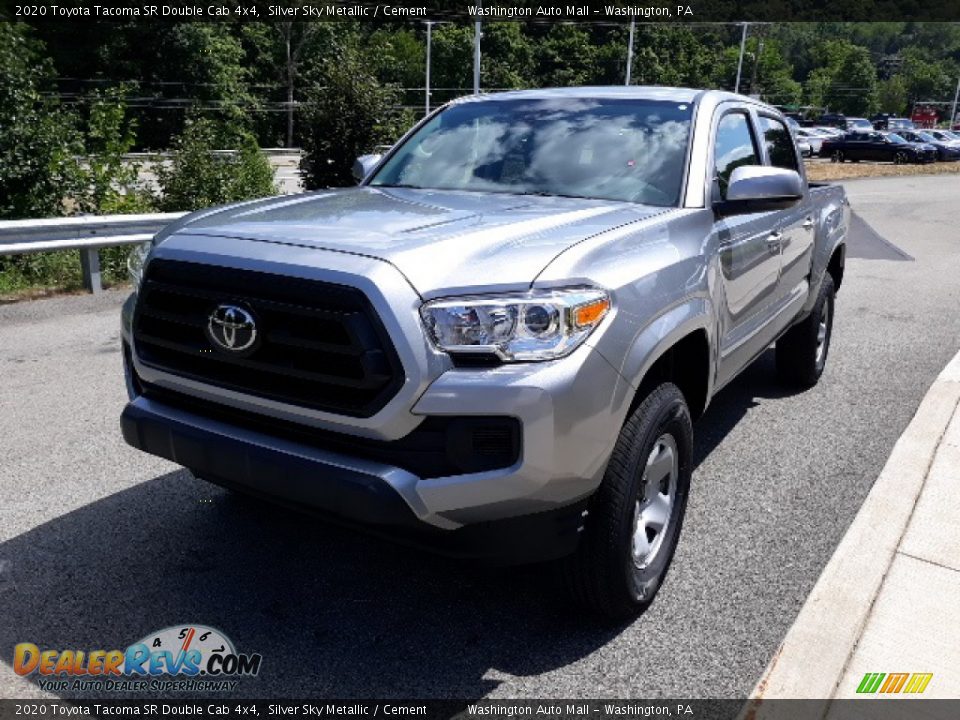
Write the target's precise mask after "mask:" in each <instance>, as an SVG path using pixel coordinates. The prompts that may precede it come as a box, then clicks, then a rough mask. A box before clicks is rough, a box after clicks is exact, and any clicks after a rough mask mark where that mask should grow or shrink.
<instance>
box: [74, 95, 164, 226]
mask: <svg viewBox="0 0 960 720" xmlns="http://www.w3.org/2000/svg"><path fill="white" fill-rule="evenodd" d="M127 93H128V89H127V88H124V87H119V88H113V89H110V90H106V91H99V90H97V91H94V92H93V93H92V95H91V96H90V98H89V104H90V111H89V118H88V120H87V130H86V134H85V137H84V146H85V150H86V152H85V160H84V162H83V164H82V167H81V170H80V178H81V181H80V185H79V187H78V189H77V193H76V195H75V197H74V198H73V200H74V202H75V205H76V208H77V209H78V210H80V211H81V212H88V213H101V214H114V213H136V212H149V211H150V210H152V209H153V198H152V197H151V196H150V194H149V193H148V192H147V191H146V189H145V188H144V187H143V184H142V183H141V182H140V180H139V175H140V170H141V165H140V164H139V163H136V162H130V161H129V160H128V159H126V158H125V157H124V156H125V155H126V153H128V152H130V151H131V150H132V149H133V146H134V144H135V142H136V122H135V121H134V120H132V119H130V118H129V117H128V113H127V104H126V96H127Z"/></svg>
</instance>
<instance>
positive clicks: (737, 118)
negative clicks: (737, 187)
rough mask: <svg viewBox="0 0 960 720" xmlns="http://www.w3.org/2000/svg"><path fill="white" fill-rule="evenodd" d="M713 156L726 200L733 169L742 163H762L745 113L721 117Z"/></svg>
mask: <svg viewBox="0 0 960 720" xmlns="http://www.w3.org/2000/svg"><path fill="white" fill-rule="evenodd" d="M713 157H714V161H713V164H714V171H715V172H716V178H717V180H716V182H717V186H718V189H719V194H720V199H721V200H726V199H727V185H729V184H730V175H731V174H732V173H733V171H734V170H735V169H737V168H738V167H740V166H741V165H760V164H761V163H760V156H759V153H758V152H757V144H756V142H754V139H753V130H751V128H750V120H749V119H748V118H747V116H746V114H745V113H740V112H732V113H728V114H727V115H724V116H723V117H722V118H721V119H720V123H719V124H718V125H717V139H716V147H715V149H714V156H713Z"/></svg>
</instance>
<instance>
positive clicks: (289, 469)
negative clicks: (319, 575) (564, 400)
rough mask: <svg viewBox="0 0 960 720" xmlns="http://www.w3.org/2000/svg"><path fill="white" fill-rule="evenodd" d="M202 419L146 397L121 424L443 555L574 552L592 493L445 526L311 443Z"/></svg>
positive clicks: (245, 486) (221, 481)
mask: <svg viewBox="0 0 960 720" xmlns="http://www.w3.org/2000/svg"><path fill="white" fill-rule="evenodd" d="M196 420H197V423H196V424H194V423H192V422H191V421H190V418H189V416H187V417H186V418H184V419H183V420H180V419H172V418H170V417H168V416H167V415H166V414H165V413H163V412H162V405H160V406H158V404H157V403H154V401H151V400H149V399H147V398H145V397H140V398H137V399H135V400H133V401H132V402H130V403H128V404H127V406H126V407H125V408H124V410H123V414H122V415H121V418H120V424H121V428H122V431H123V437H124V439H125V440H126V441H127V443H128V444H130V445H132V446H133V447H136V448H139V449H140V450H143V451H145V452H148V453H151V454H153V455H158V456H160V457H164V458H167V459H169V460H172V461H174V462H176V463H179V464H181V465H185V466H187V467H188V468H190V469H191V471H192V472H193V473H194V474H195V475H197V476H198V477H200V478H203V479H205V480H208V481H210V482H213V483H215V484H218V485H222V486H224V487H228V488H232V489H235V490H239V491H241V492H243V493H246V494H250V495H254V496H256V497H261V498H264V499H267V500H270V501H271V502H275V503H278V504H281V505H286V506H289V507H292V508H295V509H297V510H303V511H307V512H310V513H314V514H318V515H321V516H323V517H324V518H327V519H329V520H332V521H334V522H337V523H339V524H344V525H348V526H352V527H358V528H360V529H363V530H365V531H367V532H371V533H373V534H376V535H381V536H385V537H389V538H391V539H393V540H399V541H401V542H405V543H407V544H411V545H415V546H418V547H422V548H425V549H429V550H432V551H434V552H438V553H440V554H443V555H450V556H454V557H471V558H483V559H487V560H495V561H497V562H505V563H517V562H535V561H542V560H550V559H555V558H559V557H562V556H564V555H567V554H569V553H571V552H573V551H574V550H575V549H576V546H577V543H578V541H579V537H580V531H581V528H582V525H583V512H584V510H585V508H586V501H585V500H583V501H580V502H577V503H575V504H573V505H567V506H564V507H561V508H556V509H549V510H545V511H544V512H540V513H535V514H531V515H524V516H520V517H515V518H508V519H504V520H496V521H490V522H481V523H476V524H471V525H465V526H463V527H460V528H458V529H456V530H443V529H441V528H438V527H436V526H434V525H431V524H428V523H425V522H423V521H421V520H420V519H419V518H418V517H417V516H416V515H415V514H414V513H413V511H412V510H411V509H410V508H409V506H408V505H407V504H406V502H405V501H404V500H403V498H402V497H401V496H400V495H399V493H397V491H396V490H394V489H393V487H392V486H390V485H389V484H388V483H387V482H386V481H384V480H383V479H381V478H380V477H379V476H377V475H371V474H367V473H363V472H360V471H358V470H354V469H350V468H346V467H343V466H342V465H339V464H336V463H335V462H325V461H324V459H322V458H320V457H311V453H310V448H308V447H306V446H303V452H301V453H298V452H290V449H291V448H290V447H287V448H286V449H280V447H278V446H275V445H271V444H270V438H269V437H268V436H261V438H251V439H249V440H248V439H242V438H239V437H235V436H231V435H229V434H226V433H223V432H222V431H221V432H215V431H214V430H212V429H207V428H205V427H203V426H202V424H203V419H202V418H199V417H198V418H196ZM261 439H262V442H261V441H260V440H261ZM276 445H279V443H277V444H276Z"/></svg>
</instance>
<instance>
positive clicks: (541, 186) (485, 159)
mask: <svg viewBox="0 0 960 720" xmlns="http://www.w3.org/2000/svg"><path fill="white" fill-rule="evenodd" d="M691 112H692V108H691V105H690V104H689V103H678V102H664V101H653V100H607V99H579V98H558V99H540V100H536V99H534V100H496V101H481V102H465V103H461V104H455V105H452V106H450V107H449V108H447V109H446V110H444V111H442V112H441V113H439V114H438V115H437V116H435V117H434V118H432V119H431V120H430V121H429V122H428V123H427V124H426V125H424V126H423V127H422V128H420V129H419V130H418V131H417V132H416V133H415V134H414V135H413V136H412V137H410V138H409V139H408V140H407V141H406V142H405V143H404V144H403V145H402V146H401V147H400V148H398V150H397V151H396V152H395V153H394V154H393V156H392V157H391V158H390V159H389V160H388V161H387V162H386V163H385V164H384V166H383V167H382V168H381V170H380V171H379V172H378V173H377V174H376V175H375V176H374V177H373V179H372V180H371V181H370V183H369V184H370V185H372V186H375V187H389V186H403V187H416V188H431V189H437V190H468V191H476V192H503V193H517V194H521V195H523V194H530V195H562V196H571V197H584V198H597V199H603V200H624V201H628V202H638V203H645V204H649V205H662V206H675V205H677V204H678V202H679V197H680V182H681V179H682V176H683V170H684V164H685V157H686V148H687V141H688V138H689V135H690V117H691Z"/></svg>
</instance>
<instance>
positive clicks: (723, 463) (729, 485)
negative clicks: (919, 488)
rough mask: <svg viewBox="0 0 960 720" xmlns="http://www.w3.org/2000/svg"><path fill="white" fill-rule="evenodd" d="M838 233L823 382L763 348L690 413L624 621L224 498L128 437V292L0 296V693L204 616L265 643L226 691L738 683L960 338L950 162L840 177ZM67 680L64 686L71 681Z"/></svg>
mask: <svg viewBox="0 0 960 720" xmlns="http://www.w3.org/2000/svg"><path fill="white" fill-rule="evenodd" d="M847 192H848V194H849V196H850V198H851V202H852V204H853V207H854V210H855V211H856V213H858V215H859V216H860V217H861V218H862V220H863V221H865V222H866V223H867V225H865V224H863V223H858V225H857V228H856V233H855V237H854V238H853V240H852V242H851V246H850V256H849V260H848V263H847V272H846V279H845V282H844V286H843V289H842V290H841V292H840V295H839V298H838V302H837V315H836V326H835V334H834V340H833V346H832V349H831V358H830V362H829V364H828V367H827V371H826V374H825V375H824V378H823V381H822V382H821V383H820V385H818V386H817V387H816V388H814V389H813V390H810V391H808V392H804V393H800V394H791V393H789V392H786V391H784V390H783V389H782V388H781V387H780V386H779V385H778V383H777V381H776V379H775V376H774V371H773V362H772V353H770V352H768V353H767V354H766V355H765V356H763V357H762V358H761V359H760V360H759V361H758V362H757V363H756V364H755V365H754V366H753V367H752V368H751V369H750V370H748V371H747V372H746V373H745V374H744V376H742V377H741V378H740V379H739V380H737V381H736V382H735V383H734V384H733V385H732V386H731V387H729V388H727V389H726V390H725V391H724V392H723V393H722V394H721V395H720V396H719V397H718V398H717V399H716V400H715V402H714V404H713V405H712V407H711V408H710V410H709V411H708V414H707V416H706V417H705V418H704V419H703V420H702V421H701V422H700V423H699V425H698V427H697V447H696V463H697V469H696V471H695V474H694V480H693V490H692V494H691V499H690V505H689V509H688V515H687V519H686V522H685V525H684V533H683V536H682V538H681V543H680V547H679V550H678V552H677V556H676V560H675V562H674V566H673V569H672V570H671V573H670V576H669V577H668V579H667V582H666V585H665V586H664V588H663V590H662V592H661V594H660V595H659V596H658V599H657V601H656V602H655V603H654V605H653V607H652V608H651V609H650V611H648V612H647V613H646V614H645V615H644V616H643V617H641V618H640V619H639V620H637V621H636V622H634V623H632V624H630V625H628V626H625V627H619V628H610V627H605V626H602V625H599V624H597V623H596V622H594V621H592V620H591V618H589V617H587V616H586V615H584V614H583V613H582V612H580V611H578V610H577V609H576V608H571V607H570V606H569V605H568V604H567V602H566V600H565V598H564V597H563V595H562V593H560V592H559V591H558V587H557V585H556V583H555V581H554V578H553V575H552V573H551V572H550V571H549V569H547V568H506V569H503V568H488V567H479V566H476V565H464V564H458V563H455V562H452V561H448V560H442V559H438V558H435V557H433V556H429V555H425V554H421V553H419V552H413V551H410V550H406V549H403V548H399V547H396V546H393V545H390V544H386V543H383V542H380V541H377V540H373V539H370V538H367V537H365V536H361V535H357V534H354V533H352V532H348V531H344V530H339V529H336V528H331V527H327V526H323V525H318V524H317V522H316V521H314V520H312V519H311V518H308V517H304V516H299V515H294V514H291V513H289V512H286V511H284V510H280V509H275V508H273V507H269V506H266V505H263V504H260V503H257V502H253V501H247V500H243V499H238V498H236V497H233V496H231V495H229V494H227V493H225V492H224V491H222V490H220V489H219V488H216V487H213V486H210V485H207V484H205V483H203V482H201V481H197V480H195V479H193V478H192V477H191V476H190V475H188V474H187V473H186V472H184V471H182V470H180V469H178V468H177V467H176V466H174V465H172V464H169V463H166V462H164V461H162V460H159V459H157V458H155V457H151V456H147V455H144V454H141V453H138V452H137V451H135V450H133V449H131V448H129V447H127V446H126V445H124V444H123V441H122V439H121V437H120V433H119V428H118V417H119V414H120V411H121V408H122V406H123V403H124V399H125V394H124V389H123V382H122V376H121V358H120V352H119V312H118V311H119V306H120V303H121V302H122V299H123V293H122V292H119V291H114V292H108V293H105V294H103V295H101V296H96V297H94V296H65V297H59V298H54V299H49V300H42V301H35V302H28V303H20V304H14V305H7V306H0V374H2V377H3V382H2V384H0V408H2V412H0V618H2V620H0V695H2V696H3V697H8V698H12V697H20V698H25V697H32V696H42V695H43V694H44V693H43V691H41V690H40V688H39V687H38V686H37V685H36V684H35V682H33V681H32V680H31V679H24V678H20V677H18V676H16V674H15V673H14V671H13V669H12V667H11V665H12V650H13V646H14V645H15V644H16V643H19V642H33V643H36V644H37V645H40V646H41V647H44V648H58V649H65V648H105V649H110V648H123V647H126V646H127V645H128V644H129V643H131V642H134V641H136V640H138V639H140V638H141V637H143V636H145V635H146V634H147V633H149V632H151V631H154V630H159V629H161V628H165V627H168V626H172V625H179V624H185V623H200V624H204V625H208V626H212V627H215V628H219V629H220V630H222V631H223V632H224V633H225V634H226V635H228V636H229V637H230V638H231V639H232V640H233V641H234V643H235V644H236V646H237V649H238V650H240V651H241V652H257V653H261V654H262V655H263V664H262V669H261V672H260V675H259V676H258V677H256V678H251V679H246V680H244V681H242V683H241V686H240V688H239V689H238V690H237V692H236V696H237V697H247V698H249V697H301V698H302V697H314V696H322V697H328V698H332V697H339V698H347V697H364V696H367V697H369V696H374V697H407V698H410V697H456V698H464V699H476V698H481V697H486V696H491V697H555V698H574V697H637V696H644V697H651V696H664V697H744V696H746V694H748V693H749V692H750V690H751V688H752V687H753V685H754V683H755V682H756V680H757V678H758V676H759V675H760V673H761V672H762V671H763V669H764V667H765V665H766V664H767V662H768V660H769V659H770V657H771V655H772V654H773V652H774V651H775V650H776V648H777V645H778V643H779V642H780V640H781V639H782V638H783V636H784V634H785V633H786V631H787V629H788V628H789V626H790V624H791V623H792V621H793V619H794V617H795V616H796V613H797V611H798V610H799V608H800V606H801V604H802V603H803V601H804V599H805V598H806V596H807V594H808V592H809V591H810V589H811V588H812V586H813V584H814V583H815V581H816V579H817V577H818V575H819V573H820V571H821V569H822V568H823V566H824V565H825V564H826V562H827V560H828V558H829V557H830V554H831V553H832V551H833V548H834V547H835V546H836V544H837V542H838V541H839V539H840V538H841V536H842V535H843V533H844V530H845V529H846V527H847V526H848V524H849V522H850V521H851V519H852V518H853V516H854V515H855V514H856V512H857V510H858V508H859V507H860V504H861V502H862V501H863V498H864V497H865V496H866V494H867V492H868V491H869V489H870V487H871V484H872V482H873V480H874V479H875V478H876V476H877V473H878V472H879V471H880V469H881V468H882V467H883V465H884V462H885V460H886V458H887V456H888V454H889V452H890V449H891V447H892V446H893V443H894V442H895V440H896V439H897V437H898V436H899V435H900V433H901V432H902V430H903V428H904V427H905V426H906V425H907V423H908V422H909V420H910V418H911V416H912V415H913V412H914V411H915V409H916V407H917V404H918V403H919V401H920V399H921V398H922V397H923V395H924V393H925V392H926V390H927V388H928V386H929V385H930V383H931V382H932V381H933V379H934V377H935V376H936V375H937V373H938V372H939V371H940V369H941V368H942V367H943V366H944V364H945V363H946V362H947V361H948V360H949V359H950V358H951V357H952V356H953V355H954V354H955V353H956V351H957V349H958V347H960V314H958V313H957V308H958V307H960V283H958V281H957V278H958V277H960V241H958V240H957V232H956V219H955V217H954V215H955V207H956V202H957V199H958V198H960V177H957V176H955V175H949V176H940V177H919V176H917V177H899V178H877V179H862V180H857V181H853V182H850V183H847ZM66 694H67V695H70V693H66Z"/></svg>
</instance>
